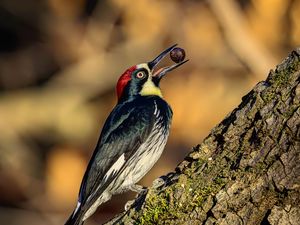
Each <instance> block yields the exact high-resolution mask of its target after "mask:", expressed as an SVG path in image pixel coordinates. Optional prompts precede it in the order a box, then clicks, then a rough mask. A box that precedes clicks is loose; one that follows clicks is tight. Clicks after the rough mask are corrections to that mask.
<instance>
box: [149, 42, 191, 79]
mask: <svg viewBox="0 0 300 225" xmlns="http://www.w3.org/2000/svg"><path fill="white" fill-rule="evenodd" d="M176 46H177V44H175V45H173V46H171V47H169V48H167V49H166V50H164V51H163V52H162V53H160V54H159V55H158V56H157V57H156V58H155V59H154V60H152V61H151V62H149V63H148V67H149V69H150V70H151V72H152V76H153V77H156V78H158V79H159V80H160V79H161V78H162V77H163V76H164V75H166V74H167V73H168V72H170V71H172V70H174V69H176V68H177V67H179V66H181V65H182V64H184V63H186V62H187V61H189V60H184V56H185V53H184V50H183V49H180V48H177V47H176ZM175 50H176V51H182V52H181V55H180V58H178V57H177V58H176V57H175V58H174V57H171V59H172V60H173V61H175V62H177V63H176V64H173V65H171V66H166V67H162V68H160V69H158V70H157V71H155V72H154V69H155V68H156V66H157V65H158V64H159V63H160V61H162V60H163V58H165V57H166V56H167V55H168V54H169V53H172V51H173V52H174V51H175ZM173 55H174V54H173ZM175 55H176V54H175ZM177 55H178V54H177ZM171 56H172V54H171Z"/></svg>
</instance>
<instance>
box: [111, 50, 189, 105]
mask: <svg viewBox="0 0 300 225" xmlns="http://www.w3.org/2000/svg"><path fill="white" fill-rule="evenodd" d="M175 47H176V45H173V46H171V47H170V48H167V49H166V50H164V51H163V52H162V53H160V54H159V55H158V56H157V57H156V58H155V59H154V60H152V61H151V62H148V63H141V64H138V65H135V66H132V67H130V68H129V69H127V70H126V71H125V72H124V73H123V74H122V75H121V76H120V78H119V80H118V83H117V86H116V90H117V95H118V100H119V102H121V101H123V100H126V99H128V98H130V97H134V96H138V95H141V96H147V95H157V96H159V97H162V93H161V90H160V87H159V83H160V80H161V79H162V78H163V77H164V76H165V75H166V74H167V73H168V72H170V71H172V70H174V69H175V68H177V67H179V66H181V65H182V64H184V63H186V62H187V61H188V60H185V61H182V62H179V63H176V64H173V65H171V66H167V67H163V68H159V69H156V67H157V65H158V64H159V62H160V61H161V60H162V59H163V58H164V57H165V56H166V55H168V53H170V52H171V51H172V50H173V49H174V48H175ZM154 70H156V71H154Z"/></svg>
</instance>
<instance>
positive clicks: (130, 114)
mask: <svg viewBox="0 0 300 225" xmlns="http://www.w3.org/2000/svg"><path fill="white" fill-rule="evenodd" d="M155 111H156V112H157V113H158V112H159V117H157V116H156V115H155V113H154V112H155ZM171 118H172V111H171V108H170V107H169V105H168V104H167V103H166V102H165V101H164V100H163V99H161V98H160V97H158V96H139V97H136V98H133V99H132V100H129V101H124V102H121V103H119V104H118V105H117V106H116V107H115V108H114V109H113V111H112V112H111V114H110V115H109V117H108V118H107V120H106V122H105V124H104V127H103V130H102V133H101V135H100V138H99V141H98V143H97V146H96V148H95V151H94V153H93V155H92V158H91V160H90V162H89V164H88V167H87V170H86V172H85V175H84V178H83V181H82V184H81V187H80V193H79V202H80V204H81V205H80V206H79V208H78V209H77V211H76V212H75V214H74V215H73V214H72V216H71V217H70V219H69V221H70V222H69V223H66V224H76V223H74V221H76V220H78V223H77V224H80V222H81V219H82V217H83V215H84V213H86V212H87V210H88V209H89V208H90V207H91V206H92V205H93V204H94V203H95V202H96V200H97V199H98V198H99V196H101V194H102V193H103V192H105V191H110V194H114V193H120V192H122V191H126V190H128V188H129V187H124V186H122V184H123V183H124V181H125V180H126V179H127V177H121V176H120V175H122V172H123V171H124V169H126V168H130V167H132V166H135V165H128V164H129V163H130V158H131V157H134V154H135V153H136V152H137V151H138V149H139V148H140V147H141V145H142V144H143V143H145V142H146V140H147V139H148V138H149V137H150V136H151V133H152V132H155V131H156V129H158V128H156V127H154V125H155V124H156V123H157V122H158V123H159V124H160V126H158V127H160V129H161V131H159V130H157V131H158V132H161V135H163V137H164V138H165V139H166V138H167V135H168V130H169V126H170V121H171ZM152 141H154V142H155V140H151V142H152ZM162 147H164V146H162ZM149 150H151V149H149ZM122 154H124V156H125V163H124V164H123V165H122V167H121V168H120V169H119V170H118V171H116V172H115V173H112V174H111V175H110V176H109V177H107V178H105V179H104V176H105V175H106V173H107V172H108V170H109V169H110V168H111V166H112V165H113V164H114V163H115V162H116V161H117V160H118V158H119V157H120V156H121V155H122ZM147 160H149V161H151V158H149V159H147ZM149 164H150V162H149ZM149 169H151V168H149ZM142 172H143V171H141V173H142ZM137 181H138V180H137ZM137 181H135V182H137ZM112 184H113V185H112ZM108 186H111V187H112V188H109V189H108V190H107V188H108Z"/></svg>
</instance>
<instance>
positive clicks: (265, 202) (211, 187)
mask: <svg viewBox="0 0 300 225" xmlns="http://www.w3.org/2000/svg"><path fill="white" fill-rule="evenodd" d="M299 83H300V49H298V50H296V51H293V52H292V53H291V54H290V55H289V56H288V57H287V58H286V59H285V60H284V61H283V62H282V63H281V64H280V65H278V66H277V67H276V69H275V70H271V71H270V73H269V75H268V77H267V79H266V81H262V82H259V83H258V84H257V85H256V86H255V87H254V88H253V90H252V91H250V92H249V93H248V94H247V95H246V96H244V97H243V98H242V102H241V104H240V105H239V106H238V107H237V108H236V109H234V110H233V111H232V113H230V114H229V115H228V116H227V117H226V118H225V119H224V120H223V121H222V122H221V123H220V124H219V125H217V126H216V127H215V128H214V129H213V130H212V131H211V133H210V134H209V135H208V137H207V138H206V139H205V140H204V141H203V142H202V143H201V144H200V145H198V146H196V147H194V148H193V151H192V152H191V153H190V154H189V155H188V156H187V157H186V158H185V159H184V161H183V162H181V163H180V164H179V165H178V167H177V168H176V169H175V171H174V172H172V173H169V174H168V175H166V176H164V177H163V178H164V180H165V181H164V183H163V185H162V186H160V187H158V188H149V190H148V192H147V193H145V194H143V195H141V196H139V197H138V199H137V200H136V202H135V204H133V206H132V207H131V209H130V210H128V211H127V212H123V213H121V214H119V215H117V216H116V217H115V218H114V219H112V220H111V221H110V222H108V223H107V224H206V225H209V224H261V223H262V224H297V223H298V222H299V221H300V206H299V205H300V204H299V202H300V129H299V128H300V107H299V106H300V84H299Z"/></svg>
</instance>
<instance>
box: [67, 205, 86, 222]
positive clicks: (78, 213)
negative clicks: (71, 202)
mask: <svg viewBox="0 0 300 225" xmlns="http://www.w3.org/2000/svg"><path fill="white" fill-rule="evenodd" d="M83 215H84V213H83V212H82V210H81V209H80V208H79V209H75V210H74V211H73V213H72V214H71V216H70V217H69V219H68V220H67V222H66V223H65V225H82V224H83V223H84V221H83V220H82V219H83Z"/></svg>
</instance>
